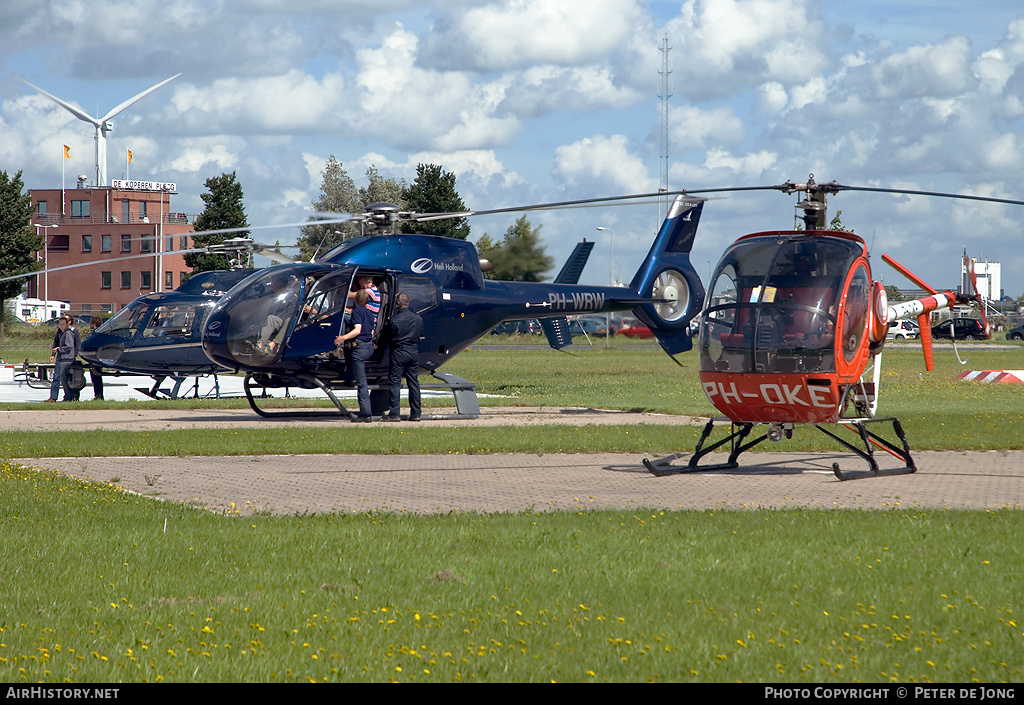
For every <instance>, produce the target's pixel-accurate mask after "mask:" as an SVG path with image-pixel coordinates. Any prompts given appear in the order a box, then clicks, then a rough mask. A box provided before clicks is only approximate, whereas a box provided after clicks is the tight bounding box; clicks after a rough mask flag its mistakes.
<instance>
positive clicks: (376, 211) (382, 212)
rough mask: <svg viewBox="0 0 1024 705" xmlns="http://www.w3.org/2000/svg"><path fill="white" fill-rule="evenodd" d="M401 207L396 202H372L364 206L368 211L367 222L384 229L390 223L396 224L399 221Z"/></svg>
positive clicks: (365, 210) (366, 211) (364, 209)
mask: <svg viewBox="0 0 1024 705" xmlns="http://www.w3.org/2000/svg"><path fill="white" fill-rule="evenodd" d="M401 210H402V209H401V208H399V207H398V206H396V205H395V204H394V203H383V202H382V203H371V204H370V205H368V206H366V207H364V208H363V211H364V212H365V213H366V220H365V222H367V223H369V224H370V225H371V226H373V227H375V228H377V229H378V230H383V229H384V228H386V227H387V226H389V225H394V223H396V222H397V221H398V218H399V214H400V213H401Z"/></svg>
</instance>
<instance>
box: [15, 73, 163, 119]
mask: <svg viewBox="0 0 1024 705" xmlns="http://www.w3.org/2000/svg"><path fill="white" fill-rule="evenodd" d="M180 75H181V74H180V73H176V74H174V75H173V76H171V77H170V78H168V79H167V80H165V81H161V82H160V83H158V84H156V85H155V86H153V87H151V88H147V89H146V90H144V91H142V93H139V94H138V95H137V96H135V97H134V98H129V99H128V100H126V101H124V102H123V103H121V104H120V105H118V106H117V107H116V108H114V109H112V110H111V111H110V112H108V113H107V114H106V115H104V116H103V117H102V118H100V122H106V121H107V120H109V119H110V118H112V117H114V116H115V115H117V114H118V113H119V112H121V111H122V110H124V109H125V108H127V107H128V106H129V105H132V104H133V103H137V102H138V101H140V100H142V99H143V98H145V97H146V96H147V95H149V94H150V93H152V92H153V91H155V90H156V89H157V88H159V87H160V86H162V85H164V84H165V83H170V82H171V81H173V80H174V79H176V78H177V77H178V76H180ZM30 85H31V84H30Z"/></svg>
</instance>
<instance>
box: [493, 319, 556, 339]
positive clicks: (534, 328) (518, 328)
mask: <svg viewBox="0 0 1024 705" xmlns="http://www.w3.org/2000/svg"><path fill="white" fill-rule="evenodd" d="M542 333H544V331H543V329H542V328H541V327H540V323H538V322H537V321H536V320H532V319H531V320H529V321H505V322H504V323H499V324H498V325H496V326H494V328H491V335H531V334H532V335H541V334H542Z"/></svg>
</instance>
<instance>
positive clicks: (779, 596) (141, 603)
mask: <svg viewBox="0 0 1024 705" xmlns="http://www.w3.org/2000/svg"><path fill="white" fill-rule="evenodd" d="M0 525H2V526H3V527H4V541H3V543H2V544H0V561H2V565H3V566H4V571H3V576H2V577H0V604H2V605H3V616H2V617H0V679H2V680H3V681H5V682H17V681H26V682H34V681H51V682H59V681H76V682H124V681H150V682H154V681H371V682H383V681H402V682H405V681H418V682H453V681H552V680H553V681H597V682H601V681H618V682H622V681H633V682H642V681H655V682H657V681H721V682H725V681H757V682H809V683H817V682H829V683H838V682H862V681H863V682H893V681H896V682H917V683H923V682H943V681H946V682H972V681H976V682H982V683H991V682H998V681H1015V682H1016V681H1020V680H1021V678H1022V676H1024V673H1022V661H1021V656H1020V655H1021V654H1022V653H1024V622H1022V620H1024V615H1022V614H1021V613H1020V587H1019V586H1020V584H1021V579H1022V577H1024V576H1022V570H1024V568H1022V566H1024V546H1022V544H1021V542H1020V540H1019V539H1020V536H1021V534H1022V530H1024V514H1022V513H1021V512H1020V511H1013V510H1002V511H996V512H988V511H986V512H960V511H942V510H933V511H916V510H892V511H885V512H864V511H834V510H822V511H809V510H808V511H805V510H789V511H775V512H769V511H760V512H729V511H680V512H666V511H660V510H653V511H652V510H643V509H637V510H632V511H598V512H589V511H584V512H556V513H545V514H533V513H528V512H521V513H517V514H502V515H487V516H483V515H476V514H449V515H444V516H408V515H402V514H378V513H368V514H367V513H363V514H354V515H319V516H292V517H271V516H256V517H242V516H221V515H213V514H209V513H206V512H204V511H201V510H197V509H193V508H190V507H187V506H185V505H181V504H168V503H163V502H159V501H156V500H152V499H147V498H143V497H140V496H138V495H133V494H127V493H124V492H122V491H119V490H117V489H116V488H113V487H110V486H106V485H101V484H98V485H84V484H82V483H79V482H77V481H75V480H72V479H70V478H67V477H63V476H60V475H58V474H54V473H45V472H35V471H28V470H25V469H22V468H14V467H11V466H10V465H3V466H2V467H0Z"/></svg>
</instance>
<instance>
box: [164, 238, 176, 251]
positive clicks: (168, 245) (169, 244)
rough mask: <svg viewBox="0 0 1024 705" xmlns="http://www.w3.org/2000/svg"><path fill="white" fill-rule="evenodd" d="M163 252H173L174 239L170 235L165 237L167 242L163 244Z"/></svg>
mask: <svg viewBox="0 0 1024 705" xmlns="http://www.w3.org/2000/svg"><path fill="white" fill-rule="evenodd" d="M164 252H174V237H173V236H171V235H168V236H167V242H166V243H165V244H164Z"/></svg>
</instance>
